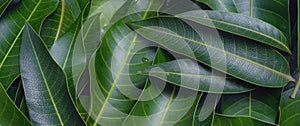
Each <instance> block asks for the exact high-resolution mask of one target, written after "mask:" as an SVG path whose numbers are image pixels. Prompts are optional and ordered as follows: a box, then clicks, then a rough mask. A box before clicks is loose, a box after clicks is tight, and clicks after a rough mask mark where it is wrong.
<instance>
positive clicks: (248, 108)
mask: <svg viewBox="0 0 300 126" xmlns="http://www.w3.org/2000/svg"><path fill="white" fill-rule="evenodd" d="M281 92H282V90H281V89H265V88H263V89H260V88H259V89H257V90H254V91H251V92H249V93H244V94H237V95H223V97H222V104H221V106H222V114H224V115H228V116H232V117H250V118H254V119H256V120H260V121H261V122H266V123H269V124H274V125H275V124H276V119H277V114H278V108H279V104H280V103H279V102H280V101H279V100H280V97H281Z"/></svg>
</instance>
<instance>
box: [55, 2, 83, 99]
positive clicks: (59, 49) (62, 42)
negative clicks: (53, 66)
mask: <svg viewBox="0 0 300 126" xmlns="http://www.w3.org/2000/svg"><path fill="white" fill-rule="evenodd" d="M87 11H88V5H87V7H86V9H85V10H84V11H83V12H82V14H81V15H80V17H79V18H78V19H77V21H76V22H74V24H73V25H72V27H71V28H70V29H69V30H68V31H67V32H66V33H65V34H64V35H63V36H61V38H59V39H58V40H57V41H56V42H55V43H54V44H53V46H52V47H51V49H50V53H51V55H52V56H53V58H54V60H55V61H56V62H57V63H58V65H59V66H60V67H61V68H62V69H63V70H64V71H65V73H66V76H67V81H68V83H67V84H68V90H69V93H70V96H71V98H72V100H73V102H74V103H75V104H76V90H75V84H74V81H73V73H72V72H73V71H72V68H73V67H72V58H73V50H74V45H75V42H77V41H76V40H77V37H78V34H79V32H80V30H81V28H82V24H83V20H84V18H85V16H84V15H86V14H87Z"/></svg>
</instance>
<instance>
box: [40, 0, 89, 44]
mask: <svg viewBox="0 0 300 126" xmlns="http://www.w3.org/2000/svg"><path fill="white" fill-rule="evenodd" d="M87 4H88V0H80V1H78V0H60V2H59V5H58V7H57V9H56V11H55V12H54V13H52V14H51V15H50V16H49V17H48V18H47V19H46V20H45V22H44V23H43V27H42V31H41V37H42V38H43V40H44V42H45V43H46V45H47V46H48V48H50V47H51V46H52V44H53V43H54V42H56V41H57V40H58V39H59V38H60V37H62V35H64V34H65V33H67V32H68V31H69V29H70V28H71V27H72V24H73V23H75V21H76V20H77V18H78V16H79V15H78V14H77V13H78V12H79V13H82V11H83V10H84V7H86V5H87ZM74 5H76V6H74ZM75 12H76V14H75ZM79 18H81V17H79Z"/></svg>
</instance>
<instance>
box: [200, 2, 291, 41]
mask: <svg viewBox="0 0 300 126" xmlns="http://www.w3.org/2000/svg"><path fill="white" fill-rule="evenodd" d="M197 1H198V2H202V3H205V4H207V5H208V6H209V7H210V8H212V9H213V10H218V11H225V12H233V13H241V14H243V15H247V16H251V17H254V18H258V19H260V20H263V21H265V22H267V23H269V24H271V25H273V26H274V27H276V28H278V29H279V30H280V31H281V32H282V33H283V34H284V35H285V36H286V38H287V42H289V41H290V21H289V0H264V1H261V0H197ZM239 19H240V18H239ZM241 20H242V19H241Z"/></svg>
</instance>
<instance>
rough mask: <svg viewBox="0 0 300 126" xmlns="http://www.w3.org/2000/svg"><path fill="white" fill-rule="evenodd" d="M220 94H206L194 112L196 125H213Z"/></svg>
mask: <svg viewBox="0 0 300 126" xmlns="http://www.w3.org/2000/svg"><path fill="white" fill-rule="evenodd" d="M220 97H221V95H220V94H204V95H203V96H202V97H201V99H200V101H199V103H198V105H197V106H196V110H195V111H194V113H193V119H194V121H193V125H194V126H212V124H213V122H214V117H215V115H216V112H215V110H216V107H217V104H218V102H219V100H220Z"/></svg>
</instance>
